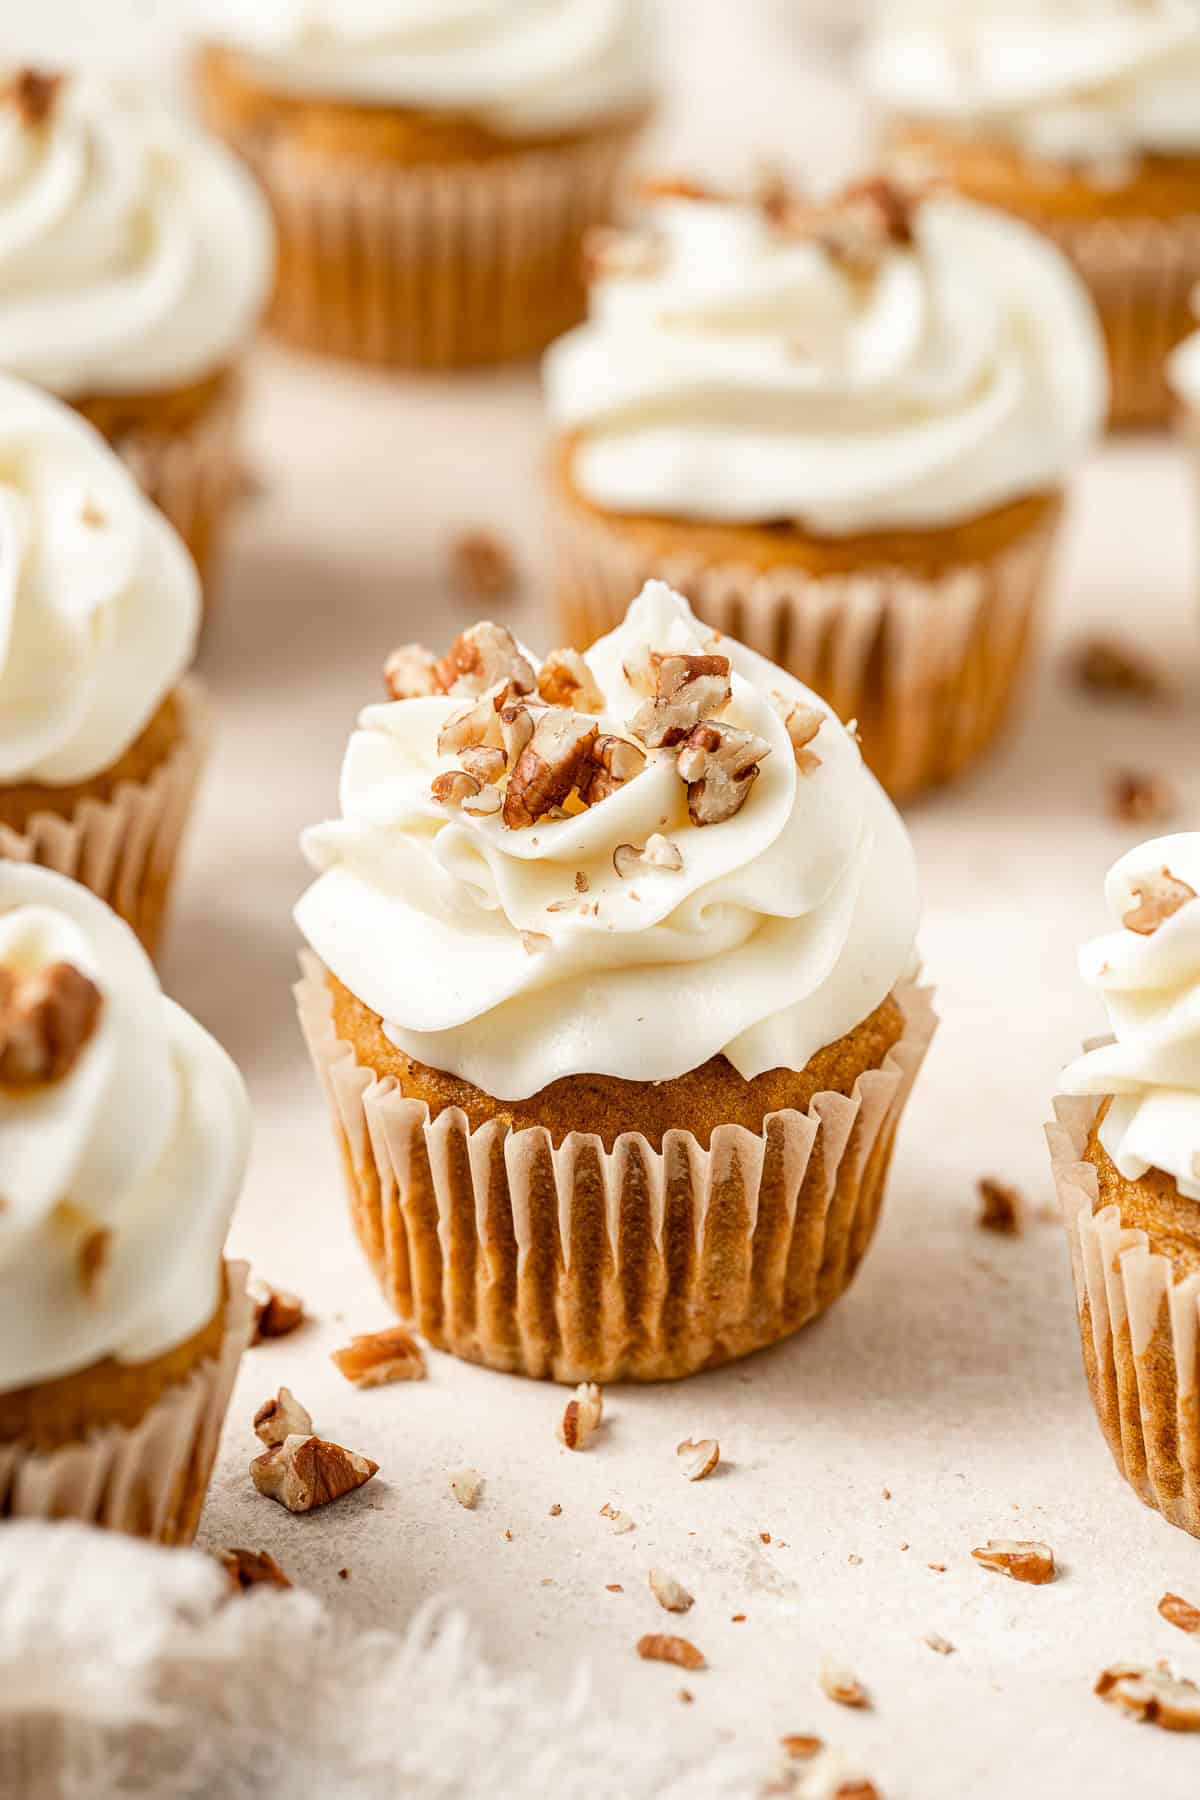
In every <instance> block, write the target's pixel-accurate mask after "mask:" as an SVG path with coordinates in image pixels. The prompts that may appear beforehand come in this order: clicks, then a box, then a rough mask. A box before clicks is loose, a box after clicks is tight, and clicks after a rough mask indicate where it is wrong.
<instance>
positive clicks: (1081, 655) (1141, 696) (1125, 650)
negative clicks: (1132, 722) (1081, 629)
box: [1071, 637, 1162, 700]
mask: <svg viewBox="0 0 1200 1800" xmlns="http://www.w3.org/2000/svg"><path fill="white" fill-rule="evenodd" d="M1071 670H1072V674H1073V675H1074V678H1075V680H1076V681H1077V683H1078V684H1079V686H1080V687H1082V688H1087V689H1088V690H1089V691H1090V692H1091V693H1093V694H1102V695H1104V697H1105V698H1106V699H1109V698H1111V699H1119V700H1157V699H1158V697H1159V696H1160V694H1161V693H1162V681H1161V679H1160V677H1159V674H1158V670H1157V669H1156V668H1155V667H1154V665H1153V663H1150V662H1148V661H1147V660H1146V658H1145V657H1143V656H1141V655H1139V654H1138V652H1137V651H1136V650H1134V649H1132V648H1131V646H1129V645H1128V644H1122V643H1120V642H1118V641H1117V639H1115V638H1105V637H1096V638H1088V639H1087V641H1086V642H1085V643H1082V644H1080V645H1079V646H1078V648H1077V649H1076V650H1075V651H1074V653H1073V655H1072V658H1071Z"/></svg>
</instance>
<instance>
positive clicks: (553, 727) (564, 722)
mask: <svg viewBox="0 0 1200 1800" xmlns="http://www.w3.org/2000/svg"><path fill="white" fill-rule="evenodd" d="M595 741H596V724H595V721H594V720H593V721H591V722H589V721H588V720H587V719H582V718H579V717H578V716H577V715H576V714H575V713H572V712H568V711H567V709H566V708H565V707H561V706H552V707H550V708H549V710H548V711H547V712H544V713H543V714H542V716H541V718H540V719H539V720H538V722H537V724H536V725H535V727H534V731H533V736H532V737H531V738H530V740H529V742H528V744H527V745H526V746H525V748H524V750H522V752H521V755H520V757H519V759H518V761H517V766H516V768H515V769H514V770H513V772H512V775H511V776H510V778H509V783H508V792H507V794H506V795H505V797H504V823H505V824H506V825H507V826H508V827H509V829H510V830H513V831H518V830H521V829H522V828H523V827H525V826H527V825H536V823H537V821H538V820H539V819H540V818H542V817H544V815H545V814H546V813H548V812H549V811H550V809H551V807H553V806H559V805H561V803H562V802H563V801H564V800H565V799H566V798H567V796H568V795H569V794H570V793H571V791H572V790H573V789H574V788H575V787H577V786H578V785H579V783H580V782H581V781H582V780H583V779H584V778H585V775H586V773H587V770H588V767H589V763H590V759H591V751H592V745H593V744H594V743H595Z"/></svg>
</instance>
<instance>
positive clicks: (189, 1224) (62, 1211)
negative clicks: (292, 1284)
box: [0, 861, 249, 1392]
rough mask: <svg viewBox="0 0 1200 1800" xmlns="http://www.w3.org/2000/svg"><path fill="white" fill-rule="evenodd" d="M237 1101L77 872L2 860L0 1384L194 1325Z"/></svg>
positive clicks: (238, 1169)
mask: <svg viewBox="0 0 1200 1800" xmlns="http://www.w3.org/2000/svg"><path fill="white" fill-rule="evenodd" d="M248 1140H249V1106H248V1102H247V1099H246V1093H245V1089H244V1087H243V1085H242V1080H241V1077H240V1076H239V1074H238V1072H237V1070H236V1069H235V1068H234V1066H233V1064H232V1063H231V1062H230V1060H229V1058H228V1057H227V1056H226V1054H225V1052H224V1051H223V1050H222V1049H221V1048H220V1046H219V1045H218V1044H216V1043H214V1041H213V1039H212V1038H211V1037H209V1035H208V1033H207V1032H205V1031H202V1030H201V1029H200V1027H199V1026H198V1025H197V1024H196V1023H195V1021H194V1020H193V1019H191V1018H189V1016H188V1015H187V1013H185V1012H183V1011H182V1010H181V1009H180V1008H179V1007H178V1006H176V1005H175V1004H174V1003H173V1002H172V1001H170V1000H167V999H165V998H164V996H163V994H162V992H161V990H160V989H159V985H158V980H157V977H156V976H155V973H154V970H153V968H152V966H151V964H150V961H149V959H148V957H147V956H146V953H145V951H144V950H143V949H142V948H141V946H140V944H139V943H138V941H137V939H136V938H135V936H134V935H133V932H132V931H130V929H129V927H128V926H127V925H125V924H123V923H122V921H121V920H120V919H118V918H117V916H116V914H115V913H113V912H110V911H109V909H108V907H107V906H105V905H104V904H103V902H102V901H100V900H98V899H97V898H96V897H95V895H94V894H91V893H89V892H88V890H87V889H86V888H82V887H78V886H77V885H76V884H75V883H74V882H72V881H67V880H66V879H65V878H64V877H63V876H61V875H55V874H53V873H51V872H50V871H49V870H48V869H41V868H36V867H33V866H30V865H28V864H24V863H14V862H7V861H0V1392H4V1391H7V1390H10V1389H13V1388H19V1387H25V1386H28V1385H29V1384H31V1383H34V1382H39V1381H49V1380H53V1379H55V1378H56V1377H58V1376H61V1375H67V1374H70V1373H72V1372H74V1371H75V1370H78V1369H83V1368H87V1367H89V1366H90V1365H91V1364H92V1363H95V1362H99V1361H101V1360H102V1359H104V1358H106V1357H115V1358H117V1360H118V1361H121V1362H142V1361H146V1360H148V1359H150V1358H151V1357H155V1356H158V1355H161V1354H162V1353H163V1352H165V1351H167V1350H169V1349H171V1348H172V1347H173V1346H174V1345H176V1344H181V1343H183V1342H185V1341H186V1339H188V1338H189V1337H191V1336H193V1335H194V1334H195V1333H196V1332H197V1331H199V1330H200V1329H201V1328H202V1327H203V1326H204V1325H206V1324H207V1323H208V1321H209V1319H210V1318H211V1317H212V1315H213V1313H214V1312H215V1310H216V1307H217V1303H218V1300H219V1298H220V1278H221V1277H220V1259H221V1249H222V1246H223V1244H224V1241H225V1233H226V1230H227V1228H228V1225H229V1219H230V1215H231V1213H232V1211H233V1204H234V1200H235V1198H236V1196H237V1192H238V1188H239V1186H240V1184H241V1179H242V1173H243V1169H244V1166H245V1160H246V1152H247V1146H248Z"/></svg>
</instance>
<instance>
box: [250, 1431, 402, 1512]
mask: <svg viewBox="0 0 1200 1800" xmlns="http://www.w3.org/2000/svg"><path fill="white" fill-rule="evenodd" d="M378 1469H379V1464H378V1463H377V1462H372V1461H371V1459H370V1457H369V1456H359V1455H357V1454H356V1452H355V1451H353V1450H343V1448H342V1446H341V1445H340V1444H331V1443H328V1442H327V1441H326V1440H325V1439H324V1438H319V1437H301V1436H298V1435H297V1436H295V1437H288V1438H285V1439H284V1440H283V1443H282V1444H280V1445H278V1446H277V1448H276V1449H274V1450H264V1451H263V1454H262V1455H261V1456H256V1457H255V1458H254V1461H253V1462H252V1463H251V1464H250V1474H251V1477H252V1478H253V1481H254V1485H255V1487H256V1488H257V1489H258V1491H259V1493H260V1494H265V1495H266V1497H267V1499H268V1500H277V1501H278V1502H279V1504H280V1506H286V1507H287V1510H288V1511H289V1512H293V1513H305V1512H312V1511H313V1510H314V1509H315V1508H316V1507H318V1506H328V1505H329V1504H330V1502H331V1501H334V1500H340V1499H341V1498H342V1496H343V1495H344V1494H349V1493H352V1492H353V1491H354V1489H355V1488H359V1487H362V1485H363V1483H364V1482H366V1481H370V1479H371V1477H372V1475H374V1474H376V1473H377V1472H378Z"/></svg>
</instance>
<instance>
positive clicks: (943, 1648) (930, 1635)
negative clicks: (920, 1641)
mask: <svg viewBox="0 0 1200 1800" xmlns="http://www.w3.org/2000/svg"><path fill="white" fill-rule="evenodd" d="M925 1642H926V1643H927V1644H928V1645H929V1648H930V1649H931V1650H933V1651H935V1652H936V1654H937V1655H938V1656H953V1655H954V1645H953V1644H952V1643H951V1642H950V1639H949V1638H944V1637H943V1636H942V1634H941V1632H940V1631H927V1632H926V1633H925Z"/></svg>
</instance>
